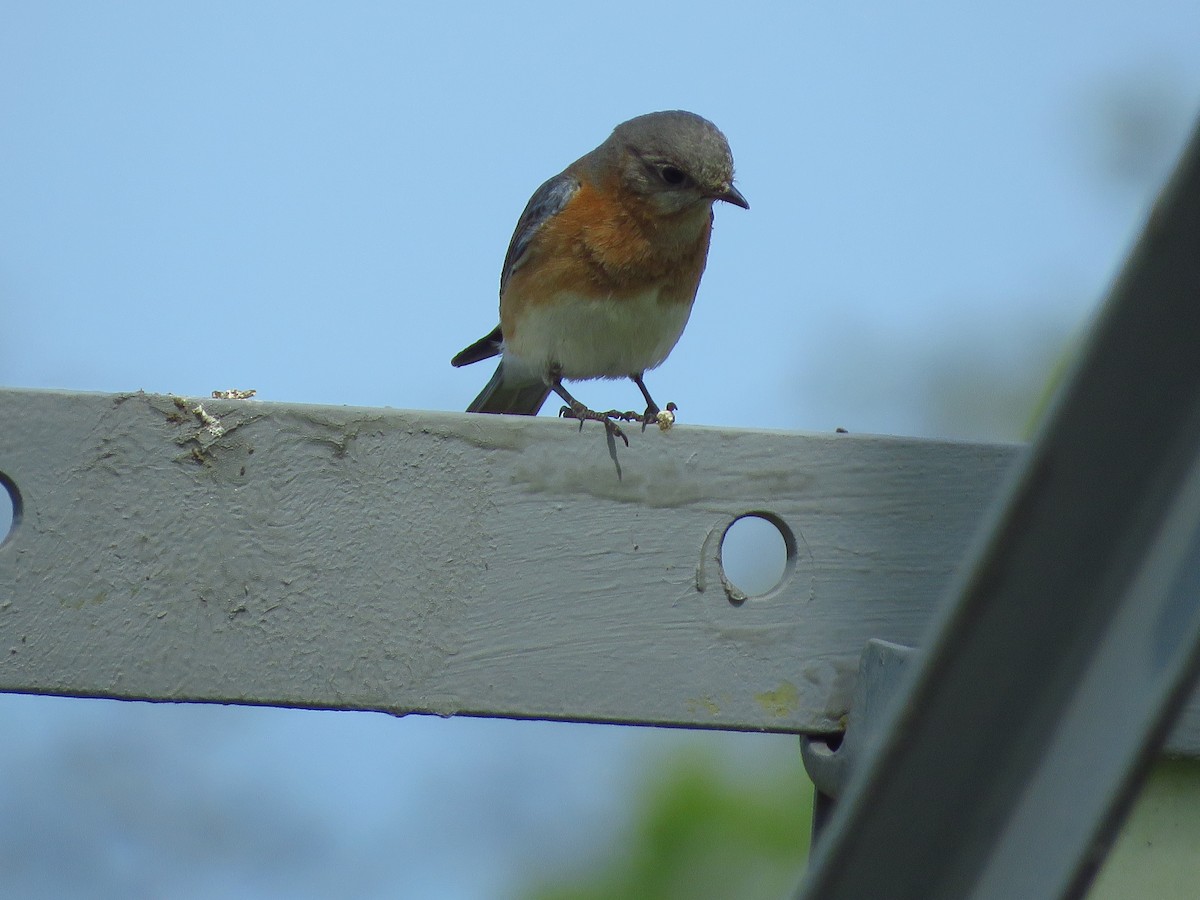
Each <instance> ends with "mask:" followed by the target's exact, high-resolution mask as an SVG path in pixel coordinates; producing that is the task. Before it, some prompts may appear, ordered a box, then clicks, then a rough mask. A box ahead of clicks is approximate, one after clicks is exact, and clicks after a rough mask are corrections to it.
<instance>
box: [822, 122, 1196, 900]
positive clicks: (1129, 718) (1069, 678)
mask: <svg viewBox="0 0 1200 900" xmlns="http://www.w3.org/2000/svg"><path fill="white" fill-rule="evenodd" d="M985 534H986V540H983V541H981V543H980V544H979V546H978V547H977V549H976V551H975V552H974V553H973V554H972V563H971V565H969V566H968V567H967V568H966V570H965V572H964V575H963V577H962V580H961V582H960V584H959V586H958V587H957V588H956V589H955V590H954V591H953V595H954V599H955V601H956V602H954V603H953V604H952V605H951V606H949V607H948V608H947V609H946V610H945V611H944V614H943V615H942V616H941V618H940V622H939V624H938V627H937V629H936V639H935V640H934V641H933V642H932V643H931V644H930V645H929V646H930V650H929V653H928V655H927V656H926V657H925V659H924V660H923V662H922V663H921V664H920V665H919V666H918V667H917V668H916V671H915V672H914V677H913V679H912V682H911V684H910V686H909V689H908V690H907V691H904V692H902V695H901V696H900V697H899V698H898V700H899V702H898V703H897V704H896V707H895V709H894V710H893V715H892V720H891V723H890V724H891V728H890V729H889V730H886V731H885V733H884V734H883V736H882V737H881V739H880V740H879V741H878V742H877V744H876V747H875V752H874V754H873V755H872V756H870V757H869V758H868V759H867V760H865V761H864V766H863V768H862V770H861V771H860V772H859V773H858V775H857V776H856V777H855V778H854V780H853V783H852V785H851V786H850V788H849V790H848V792H847V796H846V799H845V801H844V802H843V803H842V804H841V806H840V808H839V809H838V811H837V813H836V814H835V816H834V818H833V820H832V821H831V823H830V826H829V832H828V833H827V834H826V835H825V837H824V839H823V840H822V841H821V842H820V845H819V846H818V848H817V856H816V858H815V860H814V868H813V870H812V871H811V874H810V878H809V880H808V882H807V887H806V890H805V892H804V896H805V897H808V898H814V900H815V898H818V897H819V898H821V900H838V898H845V900H850V898H854V900H860V898H864V897H889V898H922V900H938V898H947V900H949V898H955V900H962V898H1013V897H1021V898H1042V897H1077V896H1080V895H1081V894H1082V893H1083V891H1084V890H1085V889H1086V887H1087V884H1088V882H1089V880H1090V877H1091V875H1092V874H1093V872H1094V870H1095V867H1096V865H1098V863H1099V861H1100V860H1101V859H1102V858H1103V854H1104V851H1105V849H1106V847H1107V844H1108V841H1109V840H1110V839H1111V837H1112V835H1113V834H1114V831H1115V829H1116V828H1117V826H1118V825H1119V823H1120V820H1121V816H1122V814H1123V812H1124V810H1125V809H1126V808H1127V805H1128V803H1129V801H1130V797H1131V796H1132V794H1133V792H1134V791H1135V789H1136V786H1137V783H1138V780H1139V778H1140V776H1141V775H1142V773H1143V772H1144V769H1145V766H1146V765H1147V764H1148V761H1149V759H1150V758H1151V755H1152V754H1153V753H1154V752H1155V751H1156V750H1157V749H1158V747H1159V746H1160V743H1161V741H1162V738H1163V736H1164V734H1165V733H1166V729H1167V727H1168V725H1169V724H1170V722H1171V721H1172V718H1173V716H1174V715H1175V713H1176V712H1177V711H1178V710H1179V708H1180V706H1181V704H1182V703H1183V701H1184V700H1185V697H1186V691H1187V690H1188V686H1189V685H1190V682H1191V680H1192V677H1193V675H1194V673H1195V667H1196V662H1197V647H1198V646H1200V132H1198V133H1197V135H1196V136H1194V137H1193V139H1192V142H1191V145H1190V147H1189V148H1188V150H1187V152H1186V154H1185V156H1184V158H1183V161H1182V162H1181V164H1180V167H1179V170H1178V172H1177V173H1176V175H1175V177H1174V179H1173V180H1172V182H1171V183H1170V185H1168V187H1167V189H1166V190H1165V191H1164V193H1163V195H1162V197H1161V199H1160V201H1159V203H1158V205H1157V206H1156V208H1155V209H1154V211H1153V214H1152V215H1151V217H1150V220H1149V222H1148V224H1147V226H1146V230H1145V232H1144V234H1143V236H1142V238H1141V240H1140V241H1139V243H1138V246H1137V248H1136V249H1135V251H1134V253H1133V255H1132V257H1131V259H1130V261H1129V263H1128V264H1127V266H1126V268H1125V271H1124V273H1123V274H1122V276H1121V278H1120V279H1119V281H1118V282H1117V284H1116V286H1115V287H1114V289H1113V292H1112V296H1111V297H1110V299H1109V301H1108V303H1107V304H1106V306H1105V307H1104V309H1103V311H1102V314H1101V315H1100V317H1099V319H1098V321H1097V322H1096V324H1095V326H1094V328H1093V330H1092V333H1091V335H1090V338H1089V340H1088V342H1087V345H1086V348H1085V350H1084V352H1083V354H1082V356H1081V358H1080V360H1079V363H1078V365H1077V367H1076V369H1075V371H1074V372H1073V374H1072V377H1070V378H1069V379H1068V381H1067V384H1066V387H1065V390H1064V392H1063V393H1062V395H1061V396H1060V397H1059V399H1058V402H1057V403H1056V405H1055V407H1054V409H1053V411H1052V414H1051V416H1050V417H1049V419H1048V421H1047V423H1046V425H1045V427H1044V428H1043V430H1042V432H1041V434H1040V436H1039V437H1038V439H1037V441H1036V443H1035V445H1034V447H1033V449H1032V452H1031V453H1030V455H1029V457H1028V459H1027V460H1026V462H1025V464H1024V466H1023V468H1022V470H1021V472H1020V474H1019V477H1018V478H1017V479H1016V481H1015V483H1014V484H1013V485H1012V487H1011V490H1010V491H1009V492H1008V496H1007V499H1006V501H1005V502H1004V504H1003V506H1002V507H1001V508H1000V509H999V510H998V514H997V516H996V518H995V521H994V524H993V526H992V527H990V528H989V529H988V530H987V531H986V532H985Z"/></svg>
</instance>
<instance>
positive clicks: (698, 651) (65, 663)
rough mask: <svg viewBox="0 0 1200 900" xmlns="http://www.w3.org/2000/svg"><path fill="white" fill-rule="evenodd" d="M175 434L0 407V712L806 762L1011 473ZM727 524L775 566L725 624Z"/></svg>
mask: <svg viewBox="0 0 1200 900" xmlns="http://www.w3.org/2000/svg"><path fill="white" fill-rule="evenodd" d="M199 402H201V403H202V404H203V409H204V411H205V413H206V414H208V415H210V416H211V417H213V418H212V420H206V419H205V418H204V416H203V415H200V414H198V413H196V412H195V407H196V405H197V401H196V400H194V399H193V400H187V401H183V400H181V399H178V398H172V397H168V396H159V395H144V394H119V395H108V394H69V393H57V392H41V391H10V392H0V472H2V473H4V474H5V475H7V476H8V478H9V479H11V481H12V482H13V483H14V484H15V485H16V486H17V488H18V489H19V490H20V492H21V496H22V502H23V514H22V518H21V521H20V522H19V524H18V525H17V527H16V528H15V530H14V532H13V534H12V535H11V538H10V540H9V541H8V542H7V543H6V544H5V545H4V546H3V547H0V690H5V691H20V692H31V693H53V694H68V695H81V696H104V697H124V698H140V699H154V700H203V701H218V702H232V703H266V704H277V705H288V706H303V707H331V708H342V709H374V710H384V711H389V712H393V713H406V712H425V713H434V714H438V715H454V714H459V713H462V714H477V715H496V716H514V717H533V718H550V719H567V720H582V721H605V722H631V723H648V724H669V725H687V726H698V727H707V728H733V729H746V730H773V731H791V732H821V731H829V730H831V729H835V728H837V727H839V720H840V717H841V716H842V715H843V714H844V712H845V706H846V702H847V699H848V697H849V690H850V679H851V678H852V677H853V672H854V671H855V669H856V667H857V658H858V654H859V652H860V650H861V648H862V645H863V643H864V642H865V641H866V640H867V638H870V637H880V638H885V639H888V640H893V641H898V642H902V643H917V642H919V640H920V637H921V634H922V629H923V626H924V624H925V623H926V621H927V620H928V619H929V617H930V615H931V611H932V609H933V607H934V606H935V604H937V603H938V602H939V601H940V599H941V595H942V592H943V590H944V588H945V586H946V585H947V583H948V581H949V578H950V575H951V573H952V571H953V568H954V566H955V564H956V562H957V560H958V559H959V557H960V556H961V554H962V552H963V551H964V549H965V547H966V546H967V544H968V542H969V541H970V540H971V538H972V536H973V533H974V530H975V528H976V526H977V525H978V523H979V522H980V519H981V517H982V516H983V514H984V513H985V511H986V510H987V509H988V508H989V506H990V503H991V501H992V498H993V496H994V495H995V493H996V491H997V490H998V488H999V487H1000V486H1001V483H1002V481H1003V477H1004V474H1005V473H1006V471H1007V470H1008V467H1009V464H1010V463H1011V461H1012V460H1013V459H1014V457H1015V454H1016V453H1017V452H1018V451H1017V450H1016V448H1013V447H996V446H987V445H978V444H952V443H936V442H928V441H915V440H905V439H895V438H880V437H867V436H857V435H833V434H830V435H799V434H790V433H771V432H747V431H728V430H718V429H712V428H700V427H693V426H686V425H682V426H679V427H677V428H675V429H674V430H672V431H669V432H657V431H654V430H651V431H647V432H646V433H645V434H640V433H637V432H634V433H633V434H632V437H631V444H632V446H631V447H629V448H628V449H626V448H620V449H619V452H618V458H619V461H620V465H621V469H622V477H621V478H620V479H618V478H617V474H616V471H615V468H614V464H613V461H612V459H611V458H610V456H609V450H608V447H607V445H606V442H605V440H604V437H603V434H602V431H601V430H600V428H599V427H598V426H596V427H590V426H589V427H588V428H585V430H584V433H583V434H582V435H581V434H580V433H579V432H578V429H577V427H576V426H575V425H574V424H573V423H570V422H566V421H556V420H553V419H546V418H543V419H518V418H508V417H504V418H501V417H496V416H469V415H464V414H446V413H425V412H400V411H394V410H380V409H361V408H352V407H318V406H301V405H291V404H274V403H259V402H254V401H231V400H207V399H206V400H202V401H199ZM218 421H219V426H217V425H215V424H214V423H215V422H218ZM216 432H220V433H219V434H218V433H216ZM751 511H760V512H766V513H770V514H773V515H774V516H776V517H778V519H779V520H780V521H781V522H783V523H784V524H785V526H786V527H787V528H789V529H790V530H791V532H792V534H793V535H794V538H795V547H796V553H795V556H794V559H793V561H792V563H791V564H790V565H789V567H788V572H787V574H786V576H785V579H784V582H783V584H782V585H781V586H780V587H779V588H778V589H777V590H776V591H775V592H773V593H772V594H771V595H768V596H767V597H764V598H750V599H749V600H746V601H745V602H741V603H735V602H731V599H730V596H729V595H728V594H727V592H726V590H725V587H724V585H723V579H722V573H721V569H720V559H719V547H720V537H721V535H722V533H723V530H724V528H725V527H726V526H727V525H728V524H729V523H730V522H731V521H732V520H733V519H734V518H735V517H736V516H738V515H740V514H742V513H746V512H751ZM734 599H735V600H736V599H737V597H736V596H735V597H734ZM1195 711H1196V710H1195V704H1193V708H1192V709H1191V710H1189V712H1190V713H1192V715H1190V716H1189V717H1188V719H1187V721H1185V722H1184V723H1182V724H1181V726H1180V728H1179V729H1178V730H1177V733H1176V737H1175V740H1174V741H1173V746H1174V748H1175V749H1177V750H1180V749H1182V750H1194V749H1195V748H1196V747H1197V746H1198V745H1200V740H1198V739H1197V735H1198V734H1200V727H1197V723H1198V722H1200V718H1198V717H1197V716H1196V715H1195Z"/></svg>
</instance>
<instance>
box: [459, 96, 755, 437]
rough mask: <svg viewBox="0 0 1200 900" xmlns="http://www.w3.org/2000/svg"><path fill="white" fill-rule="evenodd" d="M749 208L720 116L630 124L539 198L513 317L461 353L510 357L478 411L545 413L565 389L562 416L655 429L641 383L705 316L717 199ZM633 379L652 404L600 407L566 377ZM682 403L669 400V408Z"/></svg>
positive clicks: (509, 299) (466, 360)
mask: <svg viewBox="0 0 1200 900" xmlns="http://www.w3.org/2000/svg"><path fill="white" fill-rule="evenodd" d="M717 200H724V201H726V202H727V203H733V204H735V205H737V206H740V207H742V208H743V209H749V208H750V204H749V203H747V202H746V198H745V197H743V196H742V194H741V192H740V191H738V189H737V188H735V187H734V186H733V156H732V154H731V153H730V152H729V144H728V142H727V141H726V140H725V135H723V134H721V132H720V131H719V130H718V129H717V127H716V126H715V125H713V123H712V122H709V121H708V120H707V119H702V118H701V117H700V116H698V115H696V114H694V113H690V112H683V111H675V112H656V113H650V114H649V115H645V116H638V117H637V118H636V119H630V120H629V121H628V122H623V123H622V124H620V125H618V126H617V127H616V128H615V129H613V133H612V134H611V135H610V136H609V138H608V140H606V141H605V142H604V143H603V144H601V145H600V146H599V147H597V148H596V149H595V150H593V151H591V152H590V153H588V154H586V155H584V156H582V157H580V158H579V159H578V160H576V161H575V162H573V163H571V165H569V166H567V168H566V169H564V170H563V171H562V173H560V174H558V175H555V176H554V177H553V178H551V179H550V180H549V181H547V182H546V183H545V184H543V185H542V186H541V187H539V188H538V189H537V190H536V191H535V192H534V194H533V196H532V197H531V198H530V200H529V203H528V204H527V205H526V207H525V211H524V212H523V213H522V214H521V218H520V220H519V221H518V222H517V228H516V231H514V232H513V236H512V240H511V241H510V242H509V245H508V253H507V254H506V256H505V257H504V268H503V270H502V271H501V273H500V324H499V325H497V326H496V328H495V329H494V330H493V331H492V333H491V334H489V335H487V337H484V338H481V339H480V340H478V341H476V342H475V343H474V344H472V345H471V346H470V347H467V348H466V349H465V350H463V351H462V352H461V353H459V354H458V355H457V356H455V357H454V358H453V359H452V360H451V364H452V365H454V366H465V365H468V364H470V363H473V362H478V361H479V360H481V359H489V358H491V357H493V356H496V355H498V354H499V355H500V365H499V366H498V367H497V368H496V374H495V375H493V376H492V380H491V381H489V382H488V384H487V387H485V388H484V389H483V392H482V393H481V394H480V395H479V396H478V397H476V398H475V401H474V402H473V403H472V404H471V405H470V406H469V407H467V412H480V413H512V414H517V415H525V416H532V415H536V414H537V412H538V410H539V409H541V407H542V404H543V403H544V402H545V400H546V397H547V396H549V394H550V392H551V391H554V392H555V393H556V394H558V395H559V397H561V398H562V399H563V401H564V402H565V403H566V404H567V405H566V406H564V407H563V409H562V411H561V415H564V416H568V417H571V418H577V419H579V420H580V427H582V425H583V422H584V420H588V419H594V420H597V421H601V422H603V423H604V425H605V427H606V428H607V429H608V430H609V432H610V434H616V435H617V436H619V437H620V438H622V440H625V442H626V443H629V441H628V440H627V439H625V436H624V434H622V433H621V430H620V428H619V427H618V426H617V425H616V424H615V423H614V422H613V421H612V420H613V419H614V418H619V419H622V420H624V421H631V420H636V421H640V422H641V423H642V427H643V428H645V427H646V423H647V422H650V421H654V420H655V419H656V417H657V416H658V414H659V412H660V410H659V407H658V405H657V404H656V403H655V402H654V400H653V399H652V398H651V396H650V392H649V391H647V390H646V385H645V384H644V383H643V381H642V376H643V375H644V373H645V372H646V371H647V370H649V369H653V368H655V367H656V366H658V365H659V364H660V363H661V362H662V361H663V360H665V359H666V358H667V354H669V353H670V352H671V350H672V348H673V347H674V346H675V343H676V342H677V341H678V340H679V336H680V335H681V334H682V333H683V328H684V326H685V325H686V324H687V320H688V316H689V315H690V314H691V311H692V302H693V301H694V300H695V299H696V290H697V288H699V286H700V276H701V275H702V274H703V273H704V264H705V261H706V260H707V257H708V244H709V239H710V237H711V236H712V220H713V212H712V207H713V203H714V202H715V201H717ZM592 378H629V379H632V380H633V383H634V384H636V385H637V386H638V389H639V390H640V391H641V392H642V396H643V397H645V399H646V404H647V405H646V412H645V414H643V415H641V416H638V415H637V414H635V413H618V412H617V411H616V410H610V411H609V412H606V413H598V412H595V411H594V410H591V409H589V408H588V407H586V406H584V405H583V404H582V403H580V402H579V401H578V400H576V399H575V398H574V397H572V396H571V395H570V394H569V393H568V392H567V390H566V388H565V387H563V383H562V382H563V379H592ZM670 408H672V407H671V406H668V409H670Z"/></svg>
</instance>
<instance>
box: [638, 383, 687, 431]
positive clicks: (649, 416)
mask: <svg viewBox="0 0 1200 900" xmlns="http://www.w3.org/2000/svg"><path fill="white" fill-rule="evenodd" d="M643 375H645V372H638V373H637V374H636V375H630V376H629V378H630V380H631V381H632V382H633V383H634V384H636V385H637V386H638V390H639V391H641V392H642V396H643V397H645V398H646V412H645V414H644V415H643V416H642V417H641V423H642V431H645V430H646V426H647V425H649V424H650V423H651V422H657V421H658V414H659V413H660V412H662V410H660V409H659V408H658V404H657V403H655V402H654V398H653V397H651V396H650V392H649V391H648V390H646V382H644V381H642V376H643ZM678 408H679V407H677V406H676V405H675V404H674V403H668V404H667V411H668V412H674V411H675V410H677V409H678ZM663 427H664V428H665V427H667V426H665V425H664V426H663Z"/></svg>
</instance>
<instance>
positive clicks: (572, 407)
mask: <svg viewBox="0 0 1200 900" xmlns="http://www.w3.org/2000/svg"><path fill="white" fill-rule="evenodd" d="M549 382H550V390H552V391H554V393H556V394H558V396H560V397H561V398H562V399H563V400H564V401H565V402H566V404H567V405H566V406H564V407H563V408H562V409H560V410H559V411H558V414H559V415H560V416H563V417H564V418H570V419H578V420H579V430H580V431H582V430H583V423H584V422H586V421H589V420H590V421H593V422H603V423H604V429H605V431H607V432H608V434H609V435H610V436H612V437H619V438H620V439H621V440H622V441H624V442H625V446H626V447H628V446H629V438H627V437H625V432H623V431H622V430H621V427H620V426H619V425H618V424H617V423H616V422H614V421H613V420H612V416H611V414H609V413H600V412H596V411H595V410H594V409H588V407H586V406H584V405H583V404H582V403H580V402H579V401H578V400H576V399H575V398H574V397H572V396H571V394H570V392H569V391H567V389H566V388H565V387H563V383H562V374H561V373H560V372H555V371H552V372H551V373H550V378H549Z"/></svg>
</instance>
